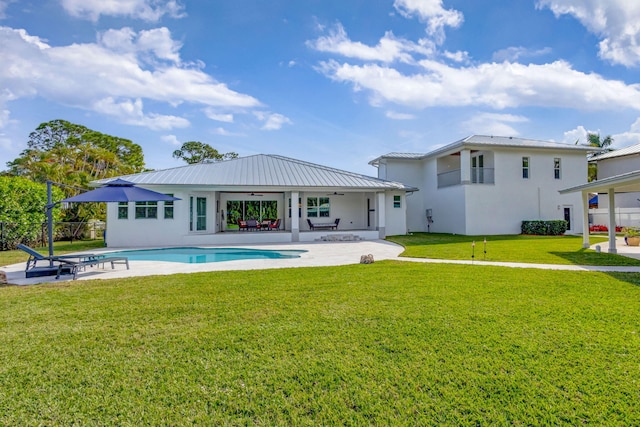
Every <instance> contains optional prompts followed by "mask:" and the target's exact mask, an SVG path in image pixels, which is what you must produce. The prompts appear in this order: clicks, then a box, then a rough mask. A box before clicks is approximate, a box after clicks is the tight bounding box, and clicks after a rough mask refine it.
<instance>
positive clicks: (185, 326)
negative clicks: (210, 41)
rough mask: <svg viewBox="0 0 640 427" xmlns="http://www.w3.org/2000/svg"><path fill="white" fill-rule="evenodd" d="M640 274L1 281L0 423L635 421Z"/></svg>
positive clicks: (639, 398)
mask: <svg viewBox="0 0 640 427" xmlns="http://www.w3.org/2000/svg"><path fill="white" fill-rule="evenodd" d="M639 284H640V275H639V274H615V275H614V274H611V275H607V274H604V273H592V272H568V271H543V270H534V269H510V268H500V267H486V266H482V267H480V266H477V265H476V266H472V265H464V266H461V265H444V264H428V265H426V264H421V263H415V264H414V263H405V262H397V261H396V262H394V261H387V262H377V263H375V264H372V265H351V266H343V267H326V268H300V269H280V270H264V271H238V272H215V273H198V274H190V275H174V276H162V277H160V276H158V277H145V278H132V279H127V280H96V281H83V282H66V283H60V284H51V285H39V286H30V287H4V288H0V343H1V345H0V405H1V406H2V410H0V425H131V426H138V425H194V424H196V425H310V426H311V425H358V426H359V425H407V426H414V425H452V426H460V425H558V424H563V425H571V426H574V425H581V424H591V425H621V426H622V425H625V426H626V425H638V424H640V387H639V386H638V381H639V380H638V378H640V363H638V355H639V354H640V338H639V334H640V320H639V319H640V318H639V316H638V313H640V287H639V286H638V285H639Z"/></svg>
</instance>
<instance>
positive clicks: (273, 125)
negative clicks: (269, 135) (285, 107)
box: [253, 111, 293, 130]
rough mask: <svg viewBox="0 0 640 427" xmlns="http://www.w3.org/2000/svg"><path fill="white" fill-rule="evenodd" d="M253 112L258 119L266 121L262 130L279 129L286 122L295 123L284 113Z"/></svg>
mask: <svg viewBox="0 0 640 427" xmlns="http://www.w3.org/2000/svg"><path fill="white" fill-rule="evenodd" d="M253 114H254V115H255V116H256V118H257V119H258V120H260V121H262V122H264V125H263V126H262V127H261V129H262V130H278V129H280V128H282V126H283V125H285V124H289V125H290V124H293V122H292V121H291V120H289V118H288V117H285V116H283V115H282V114H278V113H265V112H263V111H255V112H254V113H253Z"/></svg>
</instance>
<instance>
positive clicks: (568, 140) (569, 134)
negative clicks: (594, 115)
mask: <svg viewBox="0 0 640 427" xmlns="http://www.w3.org/2000/svg"><path fill="white" fill-rule="evenodd" d="M590 132H593V131H588V130H586V129H585V128H584V126H578V127H576V128H575V129H572V130H568V131H566V132H565V133H564V135H563V138H562V142H564V143H565V144H575V143H576V142H577V143H578V144H586V142H587V133H590Z"/></svg>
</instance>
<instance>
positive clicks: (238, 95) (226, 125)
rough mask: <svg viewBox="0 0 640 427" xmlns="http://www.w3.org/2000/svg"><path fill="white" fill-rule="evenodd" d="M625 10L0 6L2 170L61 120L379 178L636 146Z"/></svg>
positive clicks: (120, 2) (142, 1) (82, 1)
mask: <svg viewBox="0 0 640 427" xmlns="http://www.w3.org/2000/svg"><path fill="white" fill-rule="evenodd" d="M637 22H640V3H639V2H636V1H628V0H530V1H529V0H519V1H512V0H486V1H482V2H479V1H477V0H454V1H443V0H395V1H394V0H384V1H383V0H353V1H349V0H306V1H305V0H289V1H284V0H271V1H264V0H237V1H221V0H211V1H207V0H198V1H196V0H37V1H36V0H32V1H30V0H19V1H18V0H0V169H3V168H4V167H5V164H6V162H7V161H10V160H13V159H14V158H16V157H17V156H18V155H19V153H20V152H21V151H22V150H23V149H24V148H25V147H26V141H27V138H28V135H29V133H30V132H31V131H33V130H34V129H35V128H36V127H37V126H38V125H39V124H40V123H42V122H47V121H49V120H54V119H64V120H68V121H71V122H74V123H78V124H82V125H85V126H87V127H89V128H92V129H95V130H98V131H100V132H104V133H107V134H111V135H116V136H120V137H123V138H128V139H131V140H133V141H134V142H136V143H138V144H140V145H141V146H142V147H143V150H144V154H145V161H146V164H147V167H149V168H153V169H163V168H168V167H173V166H179V165H182V164H183V163H182V162H180V161H178V160H176V159H173V158H172V157H171V153H172V152H173V150H175V149H176V148H178V147H179V146H180V144H181V143H183V142H186V141H191V140H197V141H202V142H206V143H209V144H211V145H212V146H213V147H215V148H216V149H218V150H219V151H220V152H228V151H235V152H237V153H239V154H240V155H241V156H246V155H252V154H258V153H264V154H281V155H286V156H290V157H294V158H298V159H302V160H307V161H311V162H316V163H320V164H324V165H328V166H332V167H337V168H340V169H346V170H350V171H354V172H360V173H365V174H367V175H375V174H376V170H375V169H374V168H373V167H371V166H369V165H368V164H367V163H368V161H370V160H371V159H373V158H375V157H377V156H380V155H382V154H386V153H388V152H392V151H401V152H418V153H423V152H428V151H430V150H432V149H435V148H437V147H439V146H442V145H444V144H448V143H450V142H453V141H456V140H458V139H460V138H463V137H465V136H468V135H471V134H488V135H502V136H521V137H525V138H534V139H544V140H553V141H560V142H568V143H574V142H575V141H576V140H580V141H581V142H584V141H585V135H586V132H588V131H593V132H599V133H601V135H602V136H605V135H612V136H613V138H614V140H615V143H614V147H618V148H621V147H625V146H628V145H631V144H636V143H640V73H639V71H640V26H638V25H637Z"/></svg>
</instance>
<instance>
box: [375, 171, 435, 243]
mask: <svg viewBox="0 0 640 427" xmlns="http://www.w3.org/2000/svg"><path fill="white" fill-rule="evenodd" d="M387 161H388V162H389V166H387V165H386V164H382V165H380V166H379V167H378V178H380V179H386V180H388V181H395V182H401V183H403V184H405V185H408V186H411V187H415V188H419V189H420V191H416V192H414V193H410V194H407V195H406V199H407V201H406V203H405V204H404V205H405V206H406V212H407V213H406V219H405V220H404V223H405V224H404V226H403V228H404V229H405V231H403V232H402V233H393V234H404V233H406V232H407V231H406V230H407V229H408V230H409V231H423V229H425V230H426V219H425V215H424V212H425V206H424V203H425V197H424V195H422V194H421V192H422V187H423V185H424V182H425V181H424V176H425V175H424V173H425V171H424V168H423V163H422V162H421V161H419V160H403V159H393V160H385V162H387ZM394 194H397V193H394ZM404 197H405V196H404V194H403V198H404ZM391 198H392V199H393V197H391ZM387 213H388V210H387ZM387 234H389V230H387ZM389 235H390V234H389Z"/></svg>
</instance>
